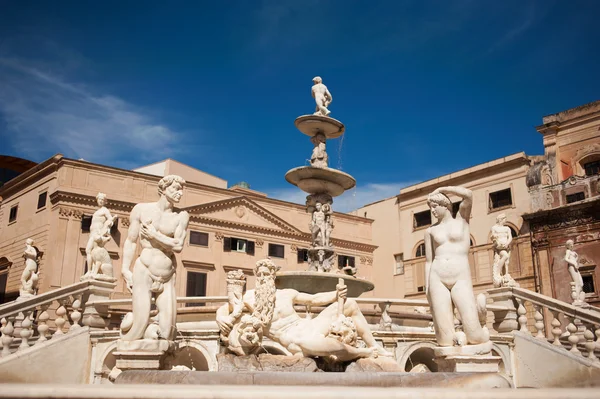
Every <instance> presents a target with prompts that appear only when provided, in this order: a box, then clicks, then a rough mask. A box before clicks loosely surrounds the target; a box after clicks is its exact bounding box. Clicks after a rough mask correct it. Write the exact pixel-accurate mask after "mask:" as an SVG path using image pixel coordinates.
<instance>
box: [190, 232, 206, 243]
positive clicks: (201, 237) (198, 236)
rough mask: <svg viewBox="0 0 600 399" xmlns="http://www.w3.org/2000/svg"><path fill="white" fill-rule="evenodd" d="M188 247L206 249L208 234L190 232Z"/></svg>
mask: <svg viewBox="0 0 600 399" xmlns="http://www.w3.org/2000/svg"><path fill="white" fill-rule="evenodd" d="M190 245H200V246H203V247H208V233H202V232H200V231H194V230H190Z"/></svg>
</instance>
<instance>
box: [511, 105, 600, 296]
mask: <svg viewBox="0 0 600 399" xmlns="http://www.w3.org/2000/svg"><path fill="white" fill-rule="evenodd" d="M537 130H538V132H540V133H541V134H542V136H543V140H544V156H543V157H539V158H537V159H535V161H534V163H533V165H532V167H531V169H530V171H529V173H528V175H527V186H528V187H529V192H530V195H531V212H529V213H527V214H526V215H524V216H523V217H524V219H525V220H526V221H527V222H528V223H529V225H530V226H531V230H532V242H533V253H534V257H533V259H534V265H535V269H536V270H537V272H538V275H539V292H541V293H542V294H544V295H548V296H552V297H554V298H557V299H560V300H563V301H566V302H571V291H570V287H569V284H568V283H566V282H569V281H571V277H570V276H569V273H568V270H567V264H566V262H565V260H564V257H565V250H566V248H565V242H566V241H567V240H569V239H571V240H573V241H574V243H575V245H574V250H575V251H576V252H577V253H578V254H579V263H580V269H579V271H580V273H581V275H582V278H583V283H584V284H583V285H584V286H583V288H584V291H585V292H586V301H587V302H588V303H590V304H594V305H596V306H598V305H600V297H599V296H598V294H599V292H600V290H599V287H598V284H599V282H600V271H599V270H598V267H597V266H598V265H599V264H600V101H596V102H593V103H590V104H586V105H582V106H580V107H576V108H572V109H569V110H566V111H562V112H559V113H557V114H553V115H548V116H546V117H544V118H543V124H542V125H541V126H538V127H537Z"/></svg>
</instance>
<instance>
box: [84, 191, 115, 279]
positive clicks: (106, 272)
mask: <svg viewBox="0 0 600 399" xmlns="http://www.w3.org/2000/svg"><path fill="white" fill-rule="evenodd" d="M96 201H97V202H98V206H99V207H100V208H99V209H98V210H97V211H96V212H94V215H93V216H92V223H91V224H90V238H89V239H88V243H87V245H86V247H85V255H86V260H87V266H88V272H87V273H86V274H85V275H83V277H82V278H81V279H82V280H86V279H90V278H91V279H94V278H100V279H102V280H110V281H114V278H113V267H112V261H111V259H110V255H109V254H108V251H107V250H106V249H105V248H104V245H106V243H107V242H108V241H110V239H111V236H110V229H111V227H112V226H113V224H114V222H115V220H116V219H117V217H116V216H112V215H111V214H110V211H109V210H108V209H107V208H106V206H105V205H106V194H104V193H98V195H96ZM99 272H102V275H100V273H99ZM101 276H103V277H101Z"/></svg>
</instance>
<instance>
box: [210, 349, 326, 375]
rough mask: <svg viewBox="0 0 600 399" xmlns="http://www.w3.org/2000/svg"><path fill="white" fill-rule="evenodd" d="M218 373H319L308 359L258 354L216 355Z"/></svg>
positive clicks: (312, 361) (313, 363)
mask: <svg viewBox="0 0 600 399" xmlns="http://www.w3.org/2000/svg"><path fill="white" fill-rule="evenodd" d="M217 363H218V364H219V371H226V372H235V373H238V372H249V371H277V372H288V373H290V372H303V373H314V372H320V371H321V370H319V368H318V367H317V364H316V363H315V361H314V360H313V359H311V358H308V357H297V356H284V355H270V354H260V355H258V356H256V355H248V356H236V355H233V354H219V355H217Z"/></svg>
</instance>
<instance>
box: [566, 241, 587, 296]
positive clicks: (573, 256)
mask: <svg viewBox="0 0 600 399" xmlns="http://www.w3.org/2000/svg"><path fill="white" fill-rule="evenodd" d="M573 245H574V242H573V240H567V242H566V247H567V250H566V252H565V262H567V267H568V268H569V274H570V275H571V279H572V280H573V283H575V298H574V299H575V301H580V300H581V296H582V295H581V293H582V291H583V278H582V277H581V273H579V255H578V254H577V252H575V251H573Z"/></svg>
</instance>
